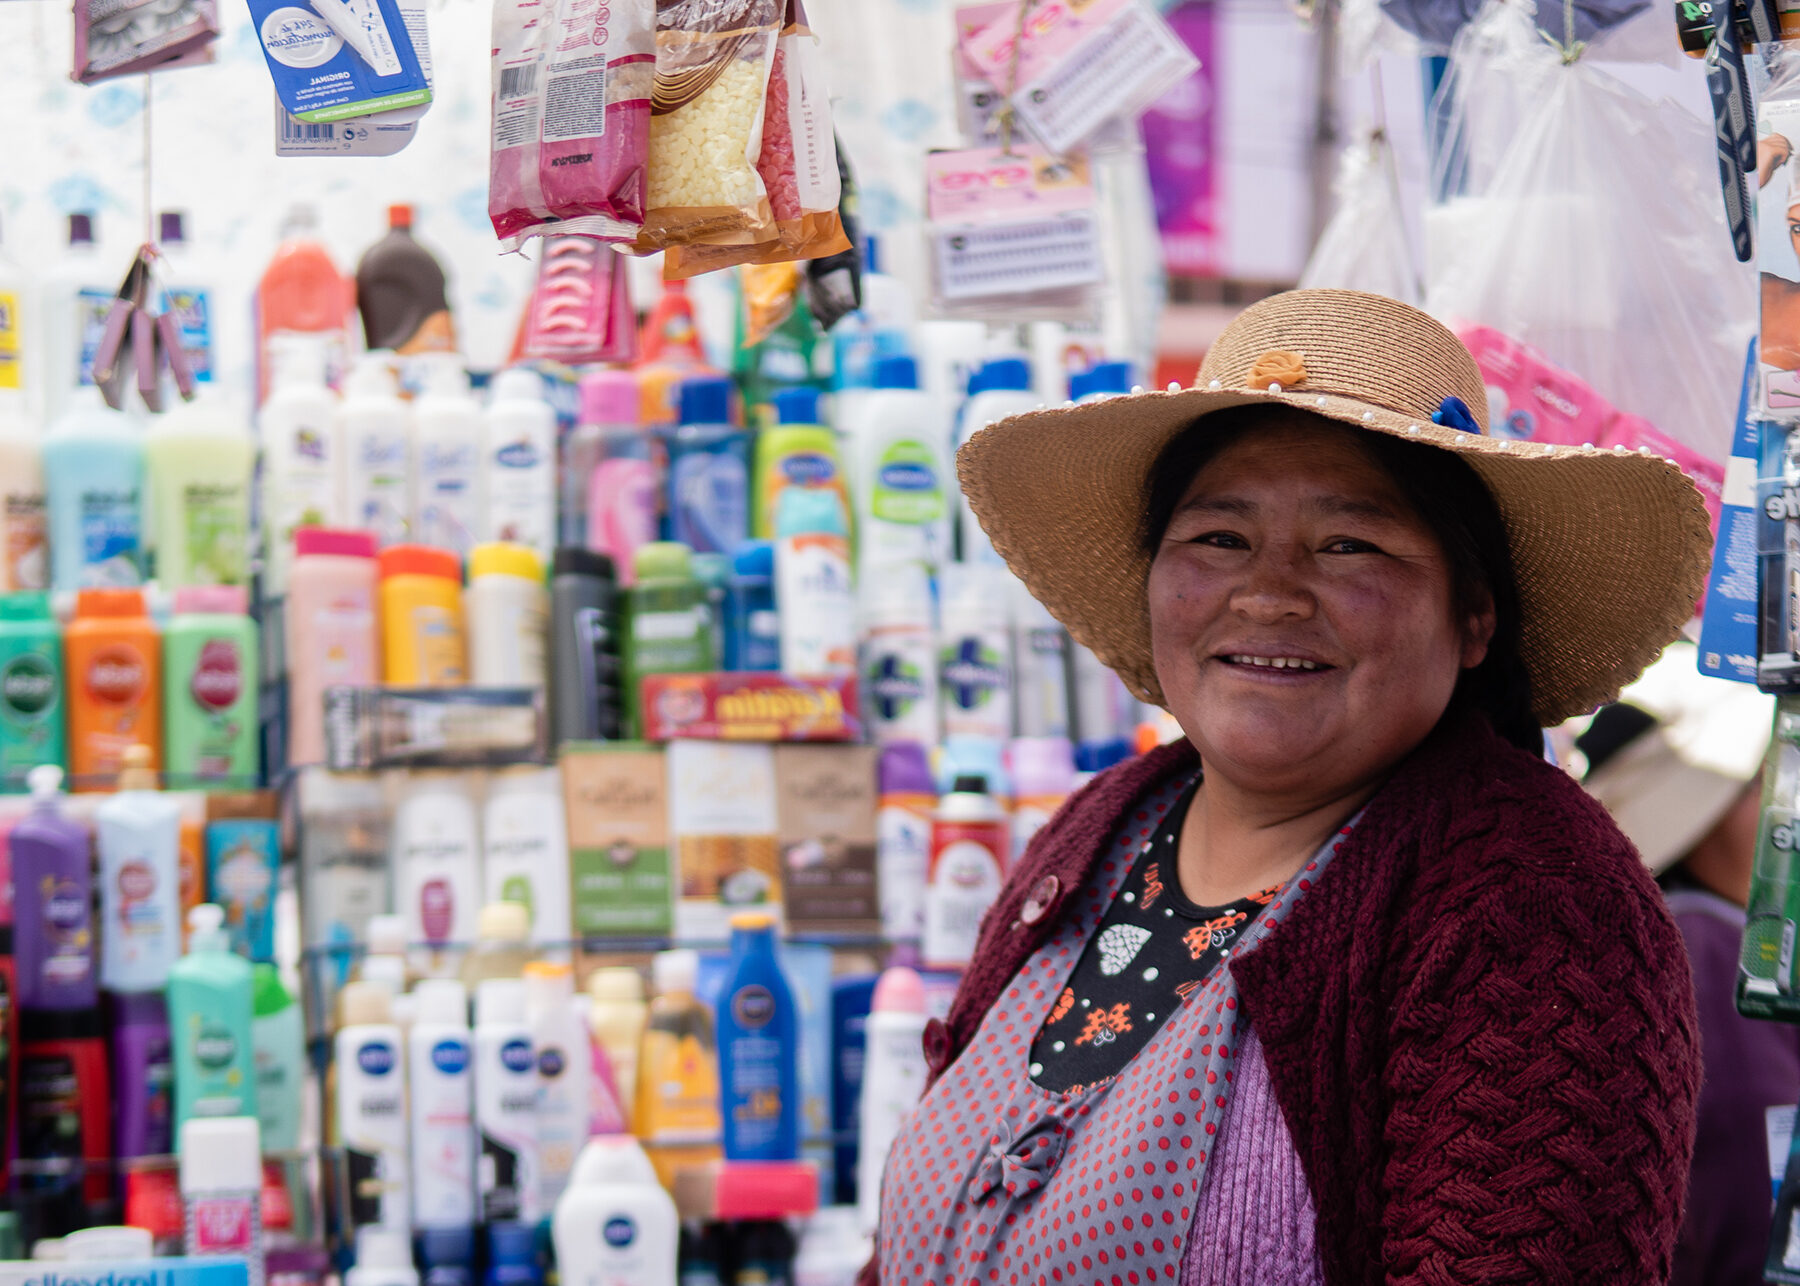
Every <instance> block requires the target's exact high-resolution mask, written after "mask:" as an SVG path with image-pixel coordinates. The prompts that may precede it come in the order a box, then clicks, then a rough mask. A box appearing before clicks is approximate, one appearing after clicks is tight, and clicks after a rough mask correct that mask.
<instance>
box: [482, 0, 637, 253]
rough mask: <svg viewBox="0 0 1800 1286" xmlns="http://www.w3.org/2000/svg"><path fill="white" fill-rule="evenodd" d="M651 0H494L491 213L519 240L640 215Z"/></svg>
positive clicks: (589, 231)
mask: <svg viewBox="0 0 1800 1286" xmlns="http://www.w3.org/2000/svg"><path fill="white" fill-rule="evenodd" d="M655 41H656V17H655V5H654V2H653V0H614V3H611V4H602V5H599V6H598V7H596V6H595V5H594V4H592V3H591V2H590V0H555V3H554V4H550V5H546V4H544V3H542V2H541V0H494V35H493V50H494V54H493V150H492V160H491V162H490V168H489V173H488V217H489V218H490V219H491V220H492V221H493V224H494V233H495V235H497V236H498V237H499V238H500V240H501V241H502V242H504V243H505V244H506V245H507V246H508V247H509V248H511V249H514V250H516V249H518V248H519V247H520V246H521V245H523V244H524V243H525V241H526V240H527V239H528V238H530V237H537V236H548V235H557V236H561V235H564V234H571V233H578V234H580V235H582V236H588V237H598V238H600V239H601V240H603V241H630V240H631V239H632V238H633V237H635V236H636V235H637V231H638V226H639V225H640V224H642V223H643V221H644V184H645V174H644V171H645V158H646V157H647V155H648V153H649V128H650V82H651V75H652V72H653V70H654V68H655V59H656V43H655Z"/></svg>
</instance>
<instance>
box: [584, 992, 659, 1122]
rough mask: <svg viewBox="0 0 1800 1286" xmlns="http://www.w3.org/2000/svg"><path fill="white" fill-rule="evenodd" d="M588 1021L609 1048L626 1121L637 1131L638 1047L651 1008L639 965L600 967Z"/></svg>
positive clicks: (608, 1058) (602, 1046) (602, 1042)
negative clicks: (636, 967)
mask: <svg viewBox="0 0 1800 1286" xmlns="http://www.w3.org/2000/svg"><path fill="white" fill-rule="evenodd" d="M588 995H589V997H590V998H591V999H592V1000H593V1005H592V1006H591V1007H590V1008H589V1010H588V1025H589V1026H590V1027H592V1028H593V1031H594V1040H595V1041H597V1042H598V1043H599V1045H600V1048H601V1049H603V1050H604V1051H606V1061H607V1062H608V1063H609V1064H610V1065H611V1067H612V1073H613V1083H614V1084H615V1085H617V1086H618V1089H619V1099H620V1103H619V1106H620V1107H621V1108H623V1109H624V1111H625V1116H626V1125H627V1126H628V1127H630V1128H631V1130H632V1132H633V1133H636V1131H637V1123H636V1120H635V1117H636V1114H637V1097H638V1050H639V1049H640V1047H642V1045H643V1043H644V1027H645V1025H646V1023H647V1022H648V1021H649V1017H650V1011H649V1009H648V1007H647V1006H646V1005H645V1004H644V980H643V978H642V977H640V976H639V974H638V971H637V970H636V969H633V968H631V967H630V966H621V967H618V968H610V969H596V970H594V972H593V973H592V974H591V975H590V976H589V978H588Z"/></svg>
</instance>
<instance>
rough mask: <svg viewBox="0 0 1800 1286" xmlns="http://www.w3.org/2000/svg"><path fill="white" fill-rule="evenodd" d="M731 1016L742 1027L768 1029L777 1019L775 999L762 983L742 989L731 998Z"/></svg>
mask: <svg viewBox="0 0 1800 1286" xmlns="http://www.w3.org/2000/svg"><path fill="white" fill-rule="evenodd" d="M731 1016H732V1018H734V1019H736V1020H737V1024H738V1026H740V1027H749V1028H753V1029H754V1028H758V1027H767V1026H768V1025H769V1020H770V1019H772V1018H774V1017H775V997H774V995H773V994H772V993H771V992H770V991H769V989H768V988H767V987H765V986H762V985H761V984H760V983H752V984H750V985H749V986H748V987H740V988H738V992H737V994H736V995H735V996H733V997H732V998H731Z"/></svg>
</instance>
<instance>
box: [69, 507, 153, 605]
mask: <svg viewBox="0 0 1800 1286" xmlns="http://www.w3.org/2000/svg"><path fill="white" fill-rule="evenodd" d="M77 505H78V508H79V510H80V514H81V562H82V570H81V579H82V584H84V585H95V586H109V585H111V586H131V585H135V584H137V583H138V568H137V555H138V491H137V488H136V487H132V488H129V489H126V490H115V489H113V488H110V487H90V488H83V490H82V492H81V495H80V498H79V500H78V502H77Z"/></svg>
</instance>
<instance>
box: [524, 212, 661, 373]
mask: <svg viewBox="0 0 1800 1286" xmlns="http://www.w3.org/2000/svg"><path fill="white" fill-rule="evenodd" d="M543 247H544V253H543V257H542V258H541V259H540V260H539V261H538V277H537V285H536V286H535V287H533V289H532V292H531V299H530V301H529V302H528V303H527V304H526V307H525V317H524V324H523V327H522V329H521V331H520V335H519V343H518V346H517V348H516V350H515V351H514V353H513V360H514V361H519V360H520V359H524V360H527V361H552V362H561V363H562V364H563V365H565V366H583V365H587V364H589V363H593V362H632V361H635V360H637V326H636V324H635V317H634V314H633V313H632V309H631V287H630V285H629V284H628V274H627V271H626V267H625V260H624V259H623V258H622V257H621V256H620V255H617V254H614V253H613V252H612V251H610V250H608V249H607V248H606V245H605V243H604V242H600V241H595V240H594V239H593V238H591V237H546V238H545V239H544V241H543Z"/></svg>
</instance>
